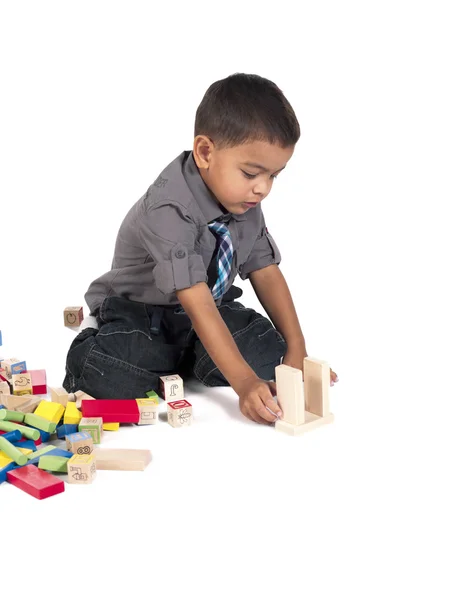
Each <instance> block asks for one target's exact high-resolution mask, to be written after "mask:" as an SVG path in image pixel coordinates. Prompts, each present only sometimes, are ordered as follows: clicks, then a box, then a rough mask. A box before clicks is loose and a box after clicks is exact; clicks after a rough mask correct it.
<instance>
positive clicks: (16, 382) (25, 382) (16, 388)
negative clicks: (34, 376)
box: [12, 373, 33, 396]
mask: <svg viewBox="0 0 450 600" xmlns="http://www.w3.org/2000/svg"><path fill="white" fill-rule="evenodd" d="M12 387H13V394H14V396H31V395H32V393H33V386H32V385H31V375H30V374H29V373H19V374H18V375H13V376H12Z"/></svg>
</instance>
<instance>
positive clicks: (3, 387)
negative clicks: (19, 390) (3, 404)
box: [0, 381, 11, 400]
mask: <svg viewBox="0 0 450 600" xmlns="http://www.w3.org/2000/svg"><path fill="white" fill-rule="evenodd" d="M10 394H11V388H10V387H9V383H8V382H7V381H0V400H1V396H2V395H5V396H9V395H10Z"/></svg>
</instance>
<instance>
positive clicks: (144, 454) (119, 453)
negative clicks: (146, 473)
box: [94, 448, 151, 471]
mask: <svg viewBox="0 0 450 600" xmlns="http://www.w3.org/2000/svg"><path fill="white" fill-rule="evenodd" d="M94 456H95V462H96V466H97V470H99V471H143V470H144V469H145V467H146V466H147V465H148V464H149V462H150V460H151V454H150V450H129V449H123V450H120V449H118V448H96V449H95V450H94Z"/></svg>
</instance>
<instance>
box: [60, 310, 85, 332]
mask: <svg viewBox="0 0 450 600" xmlns="http://www.w3.org/2000/svg"><path fill="white" fill-rule="evenodd" d="M82 320H83V307H82V306H68V307H67V308H65V309H64V325H65V326H66V327H79V326H80V325H81V321H82Z"/></svg>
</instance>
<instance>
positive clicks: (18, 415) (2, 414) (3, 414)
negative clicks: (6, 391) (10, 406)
mask: <svg viewBox="0 0 450 600" xmlns="http://www.w3.org/2000/svg"><path fill="white" fill-rule="evenodd" d="M0 400H1V398H0ZM24 416H25V414H24V413H23V412H19V411H17V410H7V409H6V408H2V409H0V421H17V422H19V423H22V422H23V418H24Z"/></svg>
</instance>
